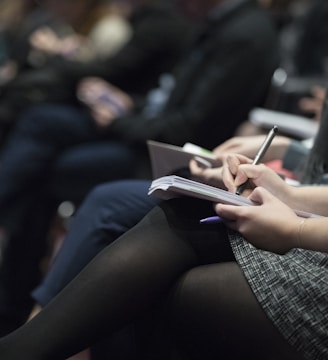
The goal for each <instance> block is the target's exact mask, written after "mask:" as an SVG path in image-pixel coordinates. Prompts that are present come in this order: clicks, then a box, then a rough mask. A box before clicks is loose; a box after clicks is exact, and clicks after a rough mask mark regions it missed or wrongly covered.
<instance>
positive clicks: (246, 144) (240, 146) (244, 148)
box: [213, 135, 290, 162]
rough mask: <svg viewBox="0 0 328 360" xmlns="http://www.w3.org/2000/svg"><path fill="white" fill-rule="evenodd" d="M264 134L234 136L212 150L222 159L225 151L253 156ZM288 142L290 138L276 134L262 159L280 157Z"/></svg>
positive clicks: (267, 159)
mask: <svg viewBox="0 0 328 360" xmlns="http://www.w3.org/2000/svg"><path fill="white" fill-rule="evenodd" d="M265 137H266V135H255V136H235V137H232V138H230V139H229V140H227V141H225V142H224V143H222V144H221V145H219V146H217V147H216V148H215V149H214V150H213V152H214V154H215V157H216V158H217V159H218V160H221V161H222V160H223V158H224V156H225V155H226V154H227V153H236V154H243V155H245V156H247V157H250V158H253V157H254V156H255V155H256V153H257V151H258V149H259V148H260V147H261V145H262V143H263V141H264V139H265ZM289 143H290V139H289V138H287V137H285V136H276V137H275V138H274V139H273V141H272V143H271V145H270V148H269V149H268V151H267V152H266V154H265V155H264V157H263V159H262V160H263V161H264V162H266V161H269V160H273V159H282V158H283V156H284V153H285V151H286V149H287V147H288V145H289Z"/></svg>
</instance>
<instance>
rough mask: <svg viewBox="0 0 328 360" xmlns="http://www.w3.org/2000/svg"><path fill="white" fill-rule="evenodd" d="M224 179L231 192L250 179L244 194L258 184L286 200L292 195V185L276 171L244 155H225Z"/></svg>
mask: <svg viewBox="0 0 328 360" xmlns="http://www.w3.org/2000/svg"><path fill="white" fill-rule="evenodd" d="M222 180H223V183H224V185H225V186H226V188H227V189H228V190H229V191H231V192H236V190H237V188H238V187H239V185H241V184H244V183H245V182H246V181H248V184H247V185H248V186H247V187H246V189H245V191H244V192H243V195H244V196H247V194H249V193H250V191H251V189H253V188H254V187H256V186H262V187H264V188H266V189H267V190H269V191H270V192H271V193H272V194H273V195H275V196H277V197H278V198H279V199H281V200H283V201H284V202H287V201H288V199H289V198H290V195H291V194H290V189H291V187H290V186H289V185H288V184H287V183H285V181H284V180H283V179H282V178H281V177H280V176H279V175H278V174H277V173H276V172H275V171H273V170H272V169H270V168H269V167H267V166H265V165H264V164H259V165H252V160H251V159H249V158H247V157H246V156H243V155H237V154H227V155H226V156H225V157H224V161H223V169H222Z"/></svg>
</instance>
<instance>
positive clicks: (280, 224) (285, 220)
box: [215, 187, 302, 254]
mask: <svg viewBox="0 0 328 360" xmlns="http://www.w3.org/2000/svg"><path fill="white" fill-rule="evenodd" d="M249 198H250V199H251V200H253V201H254V202H256V203H258V204H259V205H258V206H234V205H225V204H216V205H215V211H216V212H217V214H218V215H219V216H220V217H222V218H223V219H225V220H224V222H225V224H226V225H227V226H228V227H229V228H231V229H233V230H235V231H238V232H239V233H240V234H242V235H243V236H244V237H245V239H246V240H247V241H249V242H250V243H251V244H253V245H254V246H255V247H257V248H260V249H264V250H267V251H271V252H275V253H278V254H284V253H286V252H287V251H289V250H290V249H292V248H294V247H297V245H298V231H299V226H300V222H301V221H302V220H301V219H300V218H299V217H298V216H297V215H296V214H295V212H294V211H293V210H292V209H290V208H289V207H288V206H287V205H286V204H284V203H283V202H282V201H280V200H279V199H277V198H276V197H275V196H274V195H272V194H271V193H270V192H269V191H267V190H266V189H264V188H262V187H257V188H256V189H255V190H254V191H253V192H252V193H251V195H250V196H249Z"/></svg>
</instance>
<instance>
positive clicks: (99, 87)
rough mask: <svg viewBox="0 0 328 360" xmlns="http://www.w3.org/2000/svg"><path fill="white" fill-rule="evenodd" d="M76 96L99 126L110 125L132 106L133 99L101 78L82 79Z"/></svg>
mask: <svg viewBox="0 0 328 360" xmlns="http://www.w3.org/2000/svg"><path fill="white" fill-rule="evenodd" d="M77 97H78V99H79V100H80V101H81V102H83V103H84V104H85V105H87V106H88V107H89V108H90V110H91V114H92V116H93V119H94V121H95V123H96V124H97V126H99V127H106V126H108V125H110V124H111V123H112V122H113V121H114V120H115V119H116V118H117V117H118V116H120V115H122V114H126V113H128V112H129V111H131V109H132V108H133V100H132V98H131V97H130V96H129V95H128V94H126V93H124V92H123V91H121V90H120V89H118V88H117V87H115V86H113V85H111V84H110V83H108V82H106V81H105V80H102V79H101V78H95V77H89V78H85V79H83V80H82V81H81V82H80V84H79V86H78V90H77ZM109 97H110V98H111V101H109V100H108V98H109Z"/></svg>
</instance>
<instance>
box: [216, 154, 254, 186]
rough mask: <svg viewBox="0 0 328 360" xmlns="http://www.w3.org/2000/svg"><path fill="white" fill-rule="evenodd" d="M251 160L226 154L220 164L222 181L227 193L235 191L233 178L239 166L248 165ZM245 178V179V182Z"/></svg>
mask: <svg viewBox="0 0 328 360" xmlns="http://www.w3.org/2000/svg"><path fill="white" fill-rule="evenodd" d="M251 162H252V160H251V159H249V158H247V157H246V156H243V155H238V154H226V155H225V156H224V157H223V160H222V163H223V166H222V180H223V183H224V185H225V186H226V188H227V189H228V190H229V191H233V192H235V191H236V184H235V177H236V175H237V173H238V169H239V166H240V165H241V164H249V163H251ZM246 180H247V178H245V181H246Z"/></svg>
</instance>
